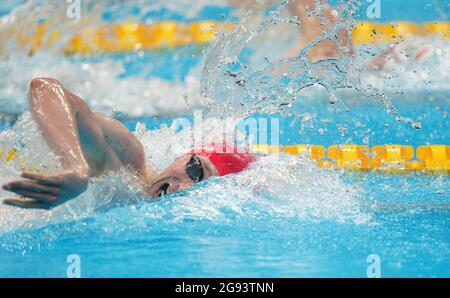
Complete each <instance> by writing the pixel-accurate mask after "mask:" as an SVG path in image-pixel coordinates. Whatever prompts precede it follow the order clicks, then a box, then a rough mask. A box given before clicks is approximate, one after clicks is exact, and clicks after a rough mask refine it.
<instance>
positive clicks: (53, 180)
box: [21, 172, 61, 185]
mask: <svg viewBox="0 0 450 298" xmlns="http://www.w3.org/2000/svg"><path fill="white" fill-rule="evenodd" d="M21 176H22V177H23V178H26V179H30V180H34V181H37V182H39V183H42V184H48V185H57V184H59V183H60V182H61V176H46V175H40V174H34V173H27V172H25V173H22V175H21Z"/></svg>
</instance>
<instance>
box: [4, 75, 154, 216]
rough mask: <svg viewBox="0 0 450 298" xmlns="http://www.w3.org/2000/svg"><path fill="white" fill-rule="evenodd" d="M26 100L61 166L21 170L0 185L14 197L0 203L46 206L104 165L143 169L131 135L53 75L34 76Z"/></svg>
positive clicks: (81, 186)
mask: <svg viewBox="0 0 450 298" xmlns="http://www.w3.org/2000/svg"><path fill="white" fill-rule="evenodd" d="M29 101H30V111H31V113H32V115H33V118H34V120H35V121H36V122H37V124H38V126H39V129H40V130H41V131H42V134H43V136H44V138H45V140H46V142H47V144H48V145H49V147H50V148H51V149H52V150H53V151H54V152H55V154H56V155H57V156H59V157H60V161H61V164H62V166H63V168H64V171H63V172H62V173H58V174H55V175H49V176H45V175H37V174H32V173H23V174H22V177H23V178H26V180H19V181H13V182H10V183H8V184H6V185H4V186H3V188H4V189H5V190H7V191H10V192H13V193H16V194H17V195H19V196H20V198H15V199H8V200H5V201H4V203H6V204H9V205H13V206H17V207H22V208H39V209H51V208H53V207H55V206H57V205H59V204H62V203H64V202H66V201H68V200H70V199H73V198H76V197H78V196H79V195H80V194H81V193H82V192H84V191H85V190H86V188H87V185H88V179H89V177H93V176H100V175H102V174H103V173H104V172H105V170H106V169H108V170H114V169H118V168H120V167H121V166H131V167H133V168H135V169H136V170H137V172H140V173H141V174H143V175H144V173H145V156H144V153H143V149H142V146H140V143H139V142H138V141H137V140H136V138H134V136H133V135H132V134H131V133H130V132H129V131H128V130H126V128H124V127H123V126H121V125H119V124H118V123H117V121H116V120H114V119H108V117H106V116H101V115H99V114H96V113H93V112H92V111H91V110H90V109H89V108H88V107H87V106H86V104H85V103H84V102H83V101H82V100H81V99H80V98H79V97H78V96H76V95H74V94H73V93H71V92H70V91H68V90H67V89H65V88H64V87H63V86H62V85H61V84H60V83H59V82H58V81H56V80H53V79H34V80H33V81H32V83H31V86H30V93H29Z"/></svg>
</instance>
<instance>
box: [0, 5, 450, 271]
mask: <svg viewBox="0 0 450 298" xmlns="http://www.w3.org/2000/svg"><path fill="white" fill-rule="evenodd" d="M382 2H383V20H390V19H412V20H417V21H425V20H432V19H438V17H439V14H438V13H437V12H436V11H433V10H431V9H429V10H427V11H423V10H421V9H420V8H421V7H422V6H424V5H426V4H427V3H431V1H414V3H413V2H412V1H387V0H386V1H382ZM437 2H442V1H437ZM400 8H401V9H400ZM134 9H138V8H134ZM1 11H2V12H4V13H7V11H8V9H7V8H4V9H3V10H1ZM219 11H220V13H219ZM121 13H124V12H121ZM135 13H137V14H138V12H135ZM222 13H225V14H231V12H230V9H223V8H211V7H209V8H206V9H205V10H203V11H202V12H201V13H200V16H197V17H198V18H202V17H206V16H208V17H211V18H221V17H222ZM125 14H133V11H132V10H131V11H127V12H125ZM155 14H157V15H159V16H161V14H162V15H163V16H162V18H168V19H169V18H175V19H177V16H176V15H174V14H173V13H172V14H171V13H170V12H165V11H163V12H156V13H155ZM106 17H107V18H120V17H119V16H114V15H113V14H112V12H111V13H110V15H107V16H106ZM178 17H180V18H182V16H178ZM226 17H227V18H228V17H230V16H228V15H227V16H226ZM182 51H184V52H182V53H180V55H177V60H172V59H173V58H172V57H173V56H171V55H170V53H161V52H159V53H147V54H144V55H141V56H139V55H117V56H114V57H112V59H116V60H118V61H123V62H124V67H125V72H124V73H123V77H124V78H125V77H129V76H141V77H145V78H150V77H155V76H157V77H161V78H164V79H168V80H175V79H183V78H184V77H185V76H186V73H187V72H188V70H189V69H190V68H191V67H194V66H195V65H198V63H200V62H201V59H200V56H201V55H200V54H199V53H194V54H193V51H194V52H195V51H196V49H183V50H182ZM180 57H181V58H180ZM109 58H111V57H107V58H105V59H109ZM146 65H152V67H151V69H146V67H145V66H146ZM168 65H170V66H168ZM449 95H450V94H449V93H448V92H447V91H442V92H440V93H439V92H438V93H432V94H429V93H428V92H425V91H424V93H423V94H420V93H419V94H415V97H414V98H405V97H399V98H394V100H393V102H394V105H395V106H396V108H397V109H398V110H399V111H400V112H401V113H402V115H404V116H408V117H411V118H413V119H420V120H421V123H422V128H421V129H420V130H417V129H414V128H412V127H411V126H409V125H408V124H406V123H404V122H398V121H396V120H395V119H394V118H393V117H392V116H389V115H387V114H386V112H385V110H384V108H383V107H382V106H381V104H380V103H379V102H375V101H374V102H370V103H368V102H367V101H364V103H358V102H357V99H356V102H355V99H353V101H352V102H349V103H348V107H349V109H350V110H349V111H348V112H346V111H344V109H343V108H342V106H340V105H339V104H337V105H333V106H331V105H329V104H328V101H327V99H326V98H320V97H318V98H313V99H304V100H303V101H299V102H297V103H296V104H294V106H293V107H292V109H291V110H290V112H293V113H295V114H297V116H296V117H294V116H289V115H278V114H276V115H253V116H257V117H267V118H275V117H276V118H279V119H280V126H281V130H282V134H281V139H280V141H281V144H285V145H287V144H296V143H313V144H319V145H324V146H328V145H332V144H340V143H352V142H353V143H359V144H367V145H370V146H373V145H377V144H385V143H401V144H410V145H414V146H417V145H423V144H427V143H431V144H438V143H441V144H450V130H449V129H448V128H449V127H450V123H449V117H448V116H445V113H444V112H445V111H447V112H448V111H449V110H450V102H449V101H448V96H449ZM344 101H345V99H344ZM179 116H185V117H188V118H190V117H192V116H191V115H189V114H186V115H179ZM179 116H166V117H155V118H149V117H144V118H141V119H131V120H130V119H126V120H125V119H123V122H124V124H125V125H126V126H127V127H128V128H130V129H134V127H135V125H136V123H137V122H138V121H141V122H144V123H145V124H146V126H147V128H148V129H157V128H159V127H160V125H161V124H168V125H170V124H171V123H172V121H173V120H174V119H175V118H177V117H179ZM306 116H308V117H310V116H312V117H313V120H312V121H308V122H307V123H308V125H302V123H303V124H304V122H302V120H304V119H305V118H304V117H306ZM328 120H331V122H330V123H329V121H328ZM9 125H10V124H3V126H1V127H0V130H4V129H6V128H7V127H8V126H9ZM337 126H339V127H342V126H343V127H346V128H347V129H348V131H347V132H344V133H343V132H342V130H341V131H340V130H339V129H337V128H338V127H337ZM300 174H301V173H300ZM340 178H341V179H343V180H344V181H345V183H347V184H348V185H352V186H354V187H357V188H358V189H359V191H360V197H361V202H360V203H361V210H360V213H361V214H366V215H368V216H369V217H370V218H369V219H368V220H364V221H358V220H353V219H351V218H347V219H346V220H343V221H341V220H336V219H335V218H327V217H323V216H321V215H320V214H317V215H315V214H314V212H312V213H311V214H309V215H308V216H304V215H303V214H302V215H297V214H296V213H295V212H294V213H286V212H282V213H276V212H271V211H269V210H265V208H264V205H261V204H257V203H256V202H249V203H247V204H246V205H245V208H244V209H245V212H242V213H241V212H236V211H235V210H231V209H227V208H223V210H220V211H221V214H220V215H221V216H218V217H214V216H212V217H205V216H203V217H202V216H195V214H187V215H185V214H182V215H183V216H180V212H182V211H183V210H184V209H180V206H183V204H191V205H192V206H196V200H197V199H198V202H199V203H198V206H196V208H197V209H195V210H194V211H198V210H201V207H202V206H201V205H202V204H204V203H205V198H200V197H198V198H196V196H195V195H194V196H193V195H190V196H185V195H183V194H181V195H178V196H175V197H171V198H167V199H165V200H162V201H156V202H138V203H134V204H132V205H131V206H130V205H124V206H113V207H112V208H111V209H109V210H103V211H99V212H96V213H95V214H93V215H91V216H89V217H88V218H85V219H81V220H77V221H74V222H68V223H61V224H49V225H46V226H44V227H42V228H38V229H36V228H35V229H31V230H30V229H28V230H27V229H22V230H15V231H13V232H8V233H2V234H0V277H66V269H67V266H68V263H67V261H66V259H67V256H68V255H70V254H78V255H79V256H80V258H81V275H82V276H83V277H214V276H219V277H231V276H233V277H236V276H237V277H366V270H367V267H368V265H369V264H368V263H367V257H368V256H369V255H371V254H377V255H379V256H380V260H381V275H382V277H449V276H450V258H449V255H450V225H449V224H450V222H449V220H450V193H449V189H450V177H449V176H447V175H445V176H437V175H435V176H433V175H415V174H407V175H383V174H377V173H342V175H341V176H340ZM211 183H220V180H219V181H213V182H211ZM207 186H208V184H206V185H201V186H199V187H200V188H201V187H207ZM299 193H301V192H300V191H299ZM330 196H333V193H332V192H331V193H330ZM212 199H213V198H212ZM228 199H229V200H235V199H238V198H236V197H233V196H231V197H229V198H228ZM273 199H274V200H275V202H277V201H276V198H273ZM303 199H304V197H303V195H299V196H298V197H297V200H298V201H302V200H303ZM206 202H207V199H206ZM280 208H294V206H291V205H286V206H283V202H280ZM180 210H181V211H180ZM184 211H186V210H184ZM342 212H345V210H342Z"/></svg>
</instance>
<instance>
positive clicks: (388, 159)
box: [253, 144, 450, 174]
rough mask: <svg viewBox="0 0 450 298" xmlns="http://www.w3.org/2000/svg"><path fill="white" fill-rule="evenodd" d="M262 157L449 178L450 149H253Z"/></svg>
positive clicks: (338, 146) (449, 147)
mask: <svg viewBox="0 0 450 298" xmlns="http://www.w3.org/2000/svg"><path fill="white" fill-rule="evenodd" d="M253 148H254V150H256V151H257V152H260V153H269V154H270V153H278V152H282V151H283V152H286V153H290V154H294V155H299V154H307V155H308V156H309V157H310V158H311V159H313V160H314V161H316V162H317V164H318V165H319V166H321V167H325V168H337V169H346V170H362V171H370V170H377V171H383V172H388V173H397V172H398V173H400V172H408V171H423V172H434V173H447V174H450V146H447V145H429V146H419V147H417V149H416V159H414V148H413V147H412V146H404V145H380V146H374V147H372V148H370V147H369V146H363V145H354V144H345V145H335V146H330V147H328V149H327V150H326V149H325V147H323V146H316V145H290V146H284V147H281V146H270V145H254V147H253Z"/></svg>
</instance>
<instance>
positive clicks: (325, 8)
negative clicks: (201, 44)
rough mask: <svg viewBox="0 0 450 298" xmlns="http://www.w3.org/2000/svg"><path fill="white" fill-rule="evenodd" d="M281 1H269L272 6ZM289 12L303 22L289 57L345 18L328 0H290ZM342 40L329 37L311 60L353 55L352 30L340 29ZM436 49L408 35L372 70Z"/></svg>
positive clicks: (242, 0) (239, 0)
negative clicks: (335, 40) (297, 39)
mask: <svg viewBox="0 0 450 298" xmlns="http://www.w3.org/2000/svg"><path fill="white" fill-rule="evenodd" d="M254 1H255V0H230V3H231V4H232V5H236V6H246V5H248V4H250V3H252V2H254ZM275 1H278V0H267V1H266V2H265V3H266V5H270V4H272V3H273V2H275ZM289 11H290V12H291V14H292V15H294V16H296V17H297V18H298V19H299V21H300V26H299V29H300V31H301V37H300V38H299V41H298V42H297V44H296V45H295V46H294V48H292V49H291V50H289V51H288V52H287V53H286V55H287V56H296V55H298V54H299V52H300V50H302V49H303V48H304V47H305V46H307V45H308V44H310V43H311V42H313V41H315V40H317V39H319V38H320V37H321V36H322V34H323V33H330V32H331V30H333V27H334V25H336V24H338V23H343V22H344V19H343V18H342V16H340V15H339V13H338V12H337V11H336V10H335V9H333V8H332V7H331V6H330V5H329V4H328V2H327V1H326V0H290V1H289ZM337 40H338V43H339V44H338V43H336V42H334V41H332V40H329V39H325V40H323V41H321V42H319V43H317V44H316V45H314V46H313V47H311V48H310V49H309V51H308V57H307V58H308V60H309V61H310V62H316V61H318V60H321V59H327V58H340V57H342V56H343V55H345V56H352V55H353V53H354V48H353V45H352V42H351V32H350V31H349V30H345V29H341V30H339V31H338V32H337ZM434 52H435V49H434V47H433V45H432V44H430V43H429V42H428V41H427V40H426V39H423V38H417V37H416V38H414V39H412V38H407V39H405V40H403V41H401V42H399V43H393V44H391V45H389V47H388V48H387V49H386V50H384V51H382V52H381V53H380V54H378V55H376V56H375V57H374V58H373V59H372V60H371V61H369V63H368V65H367V67H368V69H369V70H375V71H377V70H385V69H395V68H396V67H397V66H398V65H399V64H405V63H409V62H412V63H420V62H423V61H425V60H427V59H428V58H429V57H431V56H432V55H433V53H434Z"/></svg>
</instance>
